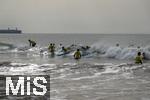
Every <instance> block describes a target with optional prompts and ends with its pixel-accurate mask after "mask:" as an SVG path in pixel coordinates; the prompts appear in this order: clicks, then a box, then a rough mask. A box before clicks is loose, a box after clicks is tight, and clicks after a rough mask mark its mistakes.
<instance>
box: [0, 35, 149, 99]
mask: <svg viewBox="0 0 150 100" xmlns="http://www.w3.org/2000/svg"><path fill="white" fill-rule="evenodd" d="M25 36H26V37H23V36H17V38H18V37H20V38H22V39H20V38H19V39H18V40H14V38H15V36H14V37H11V36H2V37H3V38H1V42H4V43H1V47H0V49H1V50H0V57H1V59H0V62H1V63H0V75H50V77H51V78H50V84H51V86H50V95H51V99H50V100H150V62H149V59H150V56H149V54H150V49H149V47H150V46H149V45H148V44H149V40H148V38H149V37H150V35H146V36H145V37H144V36H142V37H141V36H134V35H132V36H131V38H130V36H126V35H123V36H122V35H120V36H118V35H110V36H105V35H95V38H94V36H93V37H92V39H91V38H89V41H90V42H89V43H87V44H86V42H87V40H86V42H85V41H84V38H83V37H84V36H83V37H82V36H81V37H80V44H82V43H81V41H84V44H83V45H90V46H91V47H92V48H91V49H89V50H88V51H87V52H86V53H85V52H83V54H84V56H83V57H82V59H81V60H80V61H75V60H74V59H73V57H72V55H73V53H74V50H76V48H80V46H81V45H77V46H75V47H73V48H72V49H73V51H72V52H70V53H69V54H68V55H65V56H64V55H63V56H59V50H58V51H56V55H55V57H51V55H50V54H49V53H48V52H47V49H46V50H45V48H46V45H38V47H35V48H29V47H28V46H27V45H28V44H25V45H23V43H22V42H21V41H24V40H25V39H27V37H28V35H25ZM30 36H31V35H30ZM89 36H91V35H89ZM98 36H99V37H98ZM32 37H34V36H32ZM37 37H38V35H36V38H37ZM39 37H40V38H38V39H39V40H40V41H42V40H43V39H44V37H47V35H46V36H44V35H43V36H42V37H41V35H40V36H39ZM49 37H50V36H49ZM52 37H54V36H52ZM70 37H71V36H70ZM85 37H87V36H85ZM100 37H103V38H105V39H106V40H107V42H105V43H108V44H104V43H103V42H97V40H98V39H99V40H101V39H103V38H100ZM116 37H118V38H119V37H120V38H121V40H122V42H119V43H120V46H119V47H116V46H115V44H116V43H118V42H117V41H119V40H120V39H118V40H116ZM127 37H129V38H127ZM140 37H141V40H140V42H139V41H138V39H139V38H140ZM5 38H9V40H10V41H15V42H12V43H10V42H6V41H3V40H4V39H5ZM55 39H58V38H57V36H56V37H55ZM59 39H60V40H59V41H65V39H64V38H62V39H61V38H59ZM90 39H91V40H90ZM110 39H112V40H110ZM75 40H78V39H77V38H75V39H73V38H72V41H75ZM16 41H18V42H17V43H18V44H19V42H20V43H21V44H19V45H18V44H17V45H16ZM47 41H48V40H47V39H46V40H44V43H45V42H47ZM70 41H71V40H70ZM112 41H113V42H112ZM129 41H130V43H128V42H129ZM134 41H138V42H139V43H138V42H134ZM44 43H43V42H40V43H39V44H44ZM64 44H65V45H68V44H69V43H68V42H64ZM137 46H140V48H137ZM41 50H44V52H42V53H41V52H40V51H41ZM137 51H141V52H144V53H146V58H147V60H145V61H144V64H143V65H136V64H134V57H135V56H136V53H137ZM1 97H2V95H1ZM34 99H35V98H34V97H31V98H30V99H27V100H34ZM2 100H15V98H13V97H7V98H2ZM45 100H46V99H45Z"/></svg>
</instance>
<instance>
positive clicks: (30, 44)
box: [28, 39, 36, 47]
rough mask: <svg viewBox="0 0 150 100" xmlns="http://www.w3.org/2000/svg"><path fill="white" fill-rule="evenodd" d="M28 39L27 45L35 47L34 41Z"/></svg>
mask: <svg viewBox="0 0 150 100" xmlns="http://www.w3.org/2000/svg"><path fill="white" fill-rule="evenodd" d="M28 41H29V46H30V47H35V46H36V42H35V41H33V40H30V39H29V40H28Z"/></svg>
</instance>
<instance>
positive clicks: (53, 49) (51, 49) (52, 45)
mask: <svg viewBox="0 0 150 100" xmlns="http://www.w3.org/2000/svg"><path fill="white" fill-rule="evenodd" d="M48 50H49V52H50V53H51V54H54V52H55V44H52V43H51V44H50V45H49V47H48Z"/></svg>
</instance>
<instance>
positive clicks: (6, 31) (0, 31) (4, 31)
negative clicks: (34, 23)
mask: <svg viewBox="0 0 150 100" xmlns="http://www.w3.org/2000/svg"><path fill="white" fill-rule="evenodd" d="M21 33H22V30H18V29H17V28H16V29H10V28H8V29H0V34H21Z"/></svg>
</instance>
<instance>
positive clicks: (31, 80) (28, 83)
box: [0, 75, 50, 100]
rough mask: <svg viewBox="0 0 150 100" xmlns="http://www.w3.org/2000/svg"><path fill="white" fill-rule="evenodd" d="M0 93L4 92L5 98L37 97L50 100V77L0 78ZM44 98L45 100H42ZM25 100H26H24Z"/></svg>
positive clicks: (14, 76)
mask: <svg viewBox="0 0 150 100" xmlns="http://www.w3.org/2000/svg"><path fill="white" fill-rule="evenodd" d="M0 81H1V82H0V85H1V86H4V87H5V88H3V89H2V88H0V89H1V90H0V93H3V95H4V91H5V96H4V98H6V97H12V96H13V97H23V98H24V97H25V98H28V97H30V98H32V97H34V98H35V97H37V98H41V99H43V100H49V99H50V76H48V75H33V76H19V75H13V76H0ZM44 98H46V99H44ZM24 100H27V99H24Z"/></svg>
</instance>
